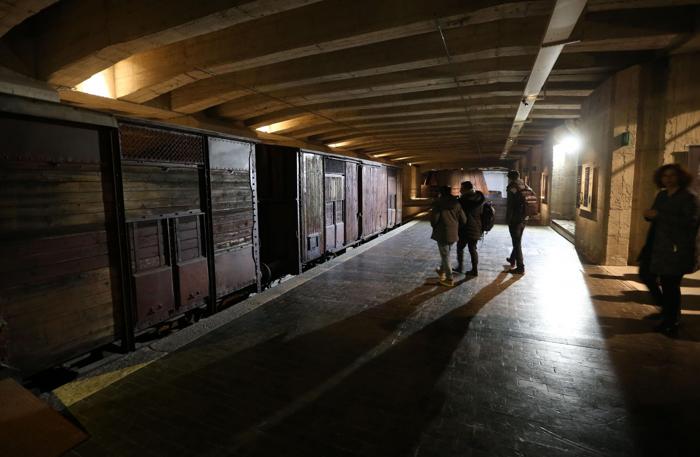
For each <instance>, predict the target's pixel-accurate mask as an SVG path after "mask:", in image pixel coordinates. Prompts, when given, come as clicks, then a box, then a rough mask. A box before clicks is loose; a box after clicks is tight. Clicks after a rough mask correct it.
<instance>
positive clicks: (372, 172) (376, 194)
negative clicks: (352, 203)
mask: <svg viewBox="0 0 700 457" xmlns="http://www.w3.org/2000/svg"><path fill="white" fill-rule="evenodd" d="M361 186H362V236H363V237H367V236H372V235H376V234H377V233H379V232H381V231H383V230H385V229H386V228H387V219H388V212H389V209H388V202H387V171H386V167H384V166H377V165H369V164H363V165H362V184H361Z"/></svg>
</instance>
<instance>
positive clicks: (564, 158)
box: [547, 150, 579, 220]
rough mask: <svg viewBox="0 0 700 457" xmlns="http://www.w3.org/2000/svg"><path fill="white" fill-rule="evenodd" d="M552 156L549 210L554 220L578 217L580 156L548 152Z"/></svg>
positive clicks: (563, 152)
mask: <svg viewBox="0 0 700 457" xmlns="http://www.w3.org/2000/svg"><path fill="white" fill-rule="evenodd" d="M547 153H548V154H551V155H552V165H551V167H552V168H551V173H550V179H551V181H550V191H549V195H550V200H549V209H550V211H551V218H552V219H570V220H573V219H574V218H575V217H576V195H577V188H576V175H577V169H578V161H579V154H578V151H576V152H574V153H567V152H565V151H554V150H551V151H548V152H547Z"/></svg>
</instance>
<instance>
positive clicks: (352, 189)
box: [345, 162, 360, 243]
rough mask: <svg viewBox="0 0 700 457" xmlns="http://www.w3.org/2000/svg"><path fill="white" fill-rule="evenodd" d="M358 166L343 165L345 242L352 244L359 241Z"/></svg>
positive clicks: (355, 164) (351, 163) (352, 163)
mask: <svg viewBox="0 0 700 457" xmlns="http://www.w3.org/2000/svg"><path fill="white" fill-rule="evenodd" d="M358 167H359V165H358V164H357V163H354V162H347V163H346V164H345V241H346V242H347V243H352V242H353V241H357V240H358V239H359V232H360V227H359V214H358V213H359V185H360V182H359V180H358V173H357V171H358Z"/></svg>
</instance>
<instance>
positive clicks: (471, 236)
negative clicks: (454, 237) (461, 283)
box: [455, 181, 486, 276]
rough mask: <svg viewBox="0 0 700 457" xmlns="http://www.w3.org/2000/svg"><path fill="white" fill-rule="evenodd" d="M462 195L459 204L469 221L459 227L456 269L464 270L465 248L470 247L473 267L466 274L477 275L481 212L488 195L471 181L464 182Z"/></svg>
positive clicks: (459, 271)
mask: <svg viewBox="0 0 700 457" xmlns="http://www.w3.org/2000/svg"><path fill="white" fill-rule="evenodd" d="M460 192H461V194H462V195H461V197H460V198H459V204H460V205H461V206H462V210H463V211H464V214H465V215H466V216H467V223H466V224H464V225H461V226H460V227H459V241H457V267H456V268H455V271H456V272H458V273H462V272H464V248H465V247H467V246H468V247H469V257H471V260H472V269H471V270H469V271H468V272H467V273H466V274H467V275H471V276H477V275H478V274H479V253H478V252H477V250H476V245H477V242H478V241H479V239H480V238H481V233H482V232H483V230H482V228H481V212H482V211H483V208H484V202H485V201H486V197H484V194H483V193H481V192H479V191H478V190H476V189H474V185H473V184H472V183H471V181H464V182H463V183H462V186H461V189H460Z"/></svg>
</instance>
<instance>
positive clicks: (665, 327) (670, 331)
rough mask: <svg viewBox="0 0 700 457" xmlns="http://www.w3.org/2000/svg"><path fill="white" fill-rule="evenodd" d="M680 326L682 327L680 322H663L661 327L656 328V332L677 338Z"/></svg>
mask: <svg viewBox="0 0 700 457" xmlns="http://www.w3.org/2000/svg"><path fill="white" fill-rule="evenodd" d="M679 325H680V323H679V322H678V321H676V322H668V321H663V322H661V323H660V324H659V325H657V326H656V327H654V331H655V332H659V333H663V334H664V335H668V336H677V335H678V327H679Z"/></svg>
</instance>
